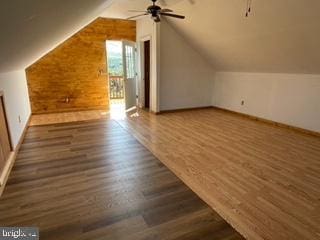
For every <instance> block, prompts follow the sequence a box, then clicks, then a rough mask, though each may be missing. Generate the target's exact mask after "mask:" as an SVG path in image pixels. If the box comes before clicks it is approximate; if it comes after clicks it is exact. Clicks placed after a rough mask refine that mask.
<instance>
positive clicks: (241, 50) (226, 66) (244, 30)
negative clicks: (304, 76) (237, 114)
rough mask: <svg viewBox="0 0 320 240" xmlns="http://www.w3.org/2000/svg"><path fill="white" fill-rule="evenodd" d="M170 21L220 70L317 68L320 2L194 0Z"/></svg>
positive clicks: (319, 66)
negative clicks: (248, 7) (177, 18)
mask: <svg viewBox="0 0 320 240" xmlns="http://www.w3.org/2000/svg"><path fill="white" fill-rule="evenodd" d="M174 8H176V9H179V11H180V12H183V13H184V14H185V15H186V16H187V18H186V20H185V21H171V23H172V25H173V26H174V27H175V28H176V29H177V30H178V31H179V32H180V33H181V34H182V35H184V36H185V38H186V39H188V41H189V42H190V43H191V44H192V45H193V46H194V47H195V48H196V49H198V50H199V51H200V52H201V53H202V54H203V56H205V57H206V58H207V59H208V60H209V61H210V62H211V63H212V65H213V66H214V67H215V68H216V69H217V70H221V71H223V70H224V71H245V72H280V73H320V47H319V43H320V1H319V0H252V10H253V12H252V15H251V16H249V17H248V18H245V8H246V0H194V4H193V5H190V4H187V3H186V2H180V3H178V4H176V5H175V6H174Z"/></svg>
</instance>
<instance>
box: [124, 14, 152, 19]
mask: <svg viewBox="0 0 320 240" xmlns="http://www.w3.org/2000/svg"><path fill="white" fill-rule="evenodd" d="M148 14H149V13H144V14H139V15H136V16H132V17H128V18H127V20H131V19H134V18H138V17H142V16H146V15H148Z"/></svg>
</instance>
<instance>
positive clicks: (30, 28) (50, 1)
mask: <svg viewBox="0 0 320 240" xmlns="http://www.w3.org/2000/svg"><path fill="white" fill-rule="evenodd" d="M112 1H113V0H28V1H27V0H1V3H0V29H1V37H0V72H9V71H14V70H20V69H24V68H26V67H28V66H29V65H30V64H32V63H33V62H35V61H36V60H37V59H39V58H40V57H41V56H43V55H44V54H45V53H47V52H48V51H50V50H51V49H53V48H54V47H55V46H57V45H58V44H59V43H61V42H62V41H64V40H65V39H67V38H68V37H70V36H71V35H72V34H74V33H75V32H77V31H78V30H79V29H81V28H82V27H83V26H85V25H86V24H88V23H89V22H90V21H92V20H93V19H94V18H96V17H97V16H98V15H99V14H100V13H101V11H102V10H104V9H105V8H106V7H107V6H108V5H109V4H110V3H111V2H112Z"/></svg>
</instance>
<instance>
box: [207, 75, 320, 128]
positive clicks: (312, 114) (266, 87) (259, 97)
mask: <svg viewBox="0 0 320 240" xmlns="http://www.w3.org/2000/svg"><path fill="white" fill-rule="evenodd" d="M242 100H243V101H244V102H245V104H244V105H243V106H242V105H241V101H242ZM212 101H213V105H214V106H217V107H221V108H225V109H229V110H233V111H237V112H241V113H246V114H250V115H253V116H257V117H261V118H265V119H268V120H273V121H276V122H280V123H285V124H289V125H292V126H296V127H300V128H304V129H309V130H313V131H317V132H320V75H305V74H264V73H231V72H217V73H216V74H215V80H214V86H213V99H212Z"/></svg>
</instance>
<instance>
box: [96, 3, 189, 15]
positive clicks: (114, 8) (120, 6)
mask: <svg viewBox="0 0 320 240" xmlns="http://www.w3.org/2000/svg"><path fill="white" fill-rule="evenodd" d="M182 1H185V0H158V2H157V5H160V6H161V7H163V8H168V7H172V6H174V5H175V4H177V3H179V2H182ZM187 1H190V0H187ZM191 1H193V0H191ZM151 4H152V2H151V1H150V0H116V1H114V2H113V4H112V5H111V6H110V7H108V8H107V9H106V10H105V11H103V13H102V14H101V15H100V16H101V17H106V18H128V17H131V16H134V15H138V14H139V13H132V12H129V10H139V11H140V10H141V11H145V10H146V9H147V7H148V6H150V5H151Z"/></svg>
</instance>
